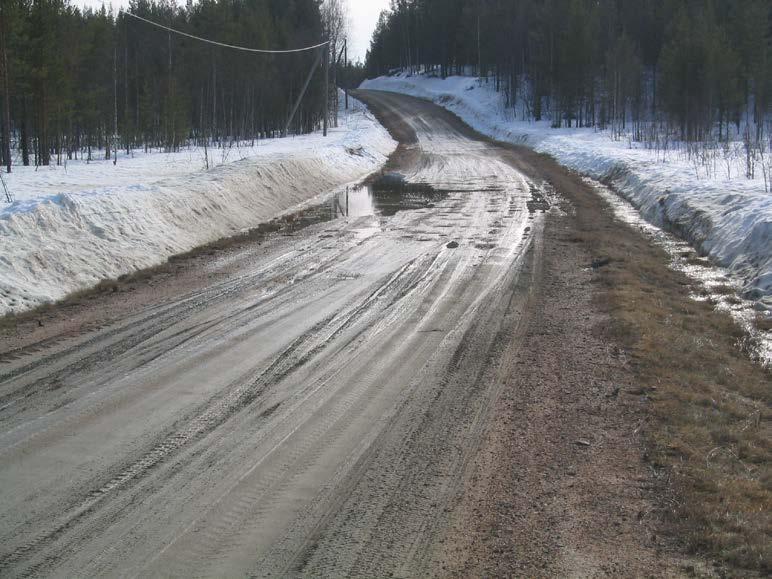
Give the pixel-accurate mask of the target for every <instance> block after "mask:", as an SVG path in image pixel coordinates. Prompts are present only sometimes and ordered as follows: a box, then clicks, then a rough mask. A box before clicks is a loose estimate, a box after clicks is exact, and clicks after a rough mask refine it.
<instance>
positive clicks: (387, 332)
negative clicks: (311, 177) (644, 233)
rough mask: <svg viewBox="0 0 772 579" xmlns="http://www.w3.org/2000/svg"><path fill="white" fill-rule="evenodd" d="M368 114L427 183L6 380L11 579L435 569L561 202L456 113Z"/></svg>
mask: <svg viewBox="0 0 772 579" xmlns="http://www.w3.org/2000/svg"><path fill="white" fill-rule="evenodd" d="M367 98H368V99H370V100H371V102H376V103H377V104H378V106H379V107H382V108H383V109H384V110H389V111H391V114H393V115H394V117H395V118H398V119H400V122H401V123H402V126H401V130H402V131H403V133H405V134H406V135H407V136H404V135H403V141H404V144H405V147H404V149H405V151H403V152H405V154H404V155H402V160H401V161H400V163H401V165H399V166H397V167H394V169H398V170H399V171H400V172H401V173H402V175H404V177H405V178H406V179H407V181H408V182H410V183H413V184H414V185H413V186H411V187H403V188H402V189H393V188H392V189H389V188H388V187H386V188H385V189H384V188H383V187H382V188H381V190H380V191H378V190H369V191H368V190H356V191H354V190H350V191H349V193H348V199H347V201H346V194H345V193H341V194H340V195H338V196H337V198H336V200H335V201H334V202H333V205H332V210H331V214H330V217H331V219H330V220H329V221H325V222H322V223H317V224H315V225H312V226H310V227H308V228H306V229H304V230H303V231H301V232H299V233H298V234H297V235H295V236H293V237H291V238H288V239H287V240H286V241H284V242H282V243H275V244H273V245H272V246H271V247H270V250H269V251H268V252H265V251H263V252H261V253H260V254H259V257H258V256H257V254H256V253H254V252H250V251H243V252H241V253H240V254H239V255H238V256H237V258H235V259H238V260H239V262H238V264H237V266H238V267H236V268H235V270H236V271H238V274H236V275H232V276H229V277H228V278H226V279H216V280H214V281H213V282H212V284H211V285H210V286H209V287H207V288H205V289H202V290H196V291H194V292H191V293H187V294H186V295H182V296H180V297H179V298H178V299H174V300H165V301H163V302H162V303H155V304H151V305H148V306H146V307H143V308H138V309H137V311H136V312H135V313H134V314H133V315H131V316H128V317H126V318H125V319H122V320H121V321H120V322H116V323H112V324H110V325H108V326H106V327H102V328H99V329H96V330H94V331H93V332H90V333H86V334H83V335H78V336H74V337H71V338H68V339H65V340H60V341H55V342H54V343H52V344H42V345H40V347H39V348H38V351H37V352H35V353H34V355H26V356H18V357H16V359H10V360H6V363H4V364H3V365H0V498H1V505H0V574H2V575H3V576H8V577H16V576H31V575H32V576H48V575H57V576H59V575H61V576H101V575H119V576H143V577H144V576H180V577H183V576H184V577H191V576H213V575H215V576H244V575H249V576H258V577H262V576H276V575H282V576H286V575H310V576H337V577H340V576H362V577H368V576H375V575H377V576H384V575H387V574H389V573H393V574H396V575H400V576H406V575H411V576H414V575H421V574H425V573H427V572H429V569H428V567H427V566H428V565H429V564H430V559H431V553H432V552H433V549H434V548H435V547H436V545H437V544H438V543H439V542H441V541H442V537H443V533H444V532H445V529H446V526H447V520H446V519H447V516H448V515H447V513H448V512H449V511H450V509H451V508H452V505H453V503H454V501H456V500H457V498H458V496H457V495H458V492H459V482H460V480H461V478H462V475H463V473H464V469H465V468H466V466H467V465H468V463H469V460H470V457H471V456H473V455H474V453H475V450H476V448H477V444H478V443H479V439H480V435H481V432H482V430H483V429H484V428H485V425H486V421H487V420H488V418H489V412H490V407H491V404H492V402H493V400H494V399H495V397H496V395H497V393H498V390H499V388H500V387H501V384H502V382H503V380H504V379H505V377H506V376H507V375H509V374H510V373H511V372H512V371H513V369H512V368H511V367H509V363H510V362H509V361H508V360H507V358H506V356H502V349H503V347H504V346H505V345H506V344H509V343H511V342H512V341H513V340H518V339H519V337H520V336H519V327H520V320H521V318H522V313H523V311H524V310H525V309H526V308H527V305H528V300H529V299H530V294H531V291H532V287H533V286H532V284H531V279H532V276H533V275H534V272H535V270H536V269H538V263H539V251H540V236H541V231H542V226H543V220H544V216H543V213H542V212H543V211H544V210H545V209H546V207H547V205H546V202H545V195H547V192H546V191H544V189H543V187H542V186H541V184H539V183H533V182H530V181H529V180H528V179H527V178H526V177H525V176H524V175H523V174H521V173H519V172H518V171H516V170H515V169H514V168H513V167H512V166H511V164H509V163H507V162H506V159H505V157H504V155H503V154H502V152H501V151H499V150H498V149H497V148H496V147H495V146H494V145H491V144H487V143H484V142H481V141H477V140H475V139H473V138H471V137H470V135H468V134H466V133H465V132H464V131H460V130H459V129H458V127H457V126H456V125H455V124H454V123H453V122H451V121H450V119H449V117H448V116H447V113H444V112H443V111H442V110H440V109H438V108H436V107H434V106H432V105H430V104H427V103H423V102H421V101H416V100H414V99H410V98H408V97H400V96H397V95H386V94H380V93H372V94H369V95H367ZM415 184H419V185H415ZM381 185H382V184H381ZM376 188H377V186H376Z"/></svg>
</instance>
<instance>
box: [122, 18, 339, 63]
mask: <svg viewBox="0 0 772 579" xmlns="http://www.w3.org/2000/svg"><path fill="white" fill-rule="evenodd" d="M124 14H125V15H126V16H131V17H132V18H136V19H137V20H141V21H142V22H146V23H148V24H151V25H153V26H156V27H158V28H161V29H163V30H167V31H168V32H173V33H174V34H178V35H180V36H186V37H188V38H192V39H194V40H198V41H200V42H206V43H207V44H213V45H215V46H221V47H223V48H231V49H233V50H241V51H242V52H256V53H259V54H293V53H298V52H309V51H311V50H316V49H317V48H321V47H322V46H327V45H329V44H330V41H329V40H327V41H325V42H320V43H319V44H315V45H313V46H304V47H303V48H292V49H289V50H266V49H262V48H249V47H246V46H238V45H235V44H226V43H224V42H217V41H216V40H210V39H208V38H202V37H200V36H195V35H194V34H188V33H187V32H183V31H181V30H177V29H175V28H171V27H169V26H164V25H163V24H159V23H158V22H153V21H152V20H148V19H147V18H143V17H142V16H137V15H136V14H132V13H131V12H124Z"/></svg>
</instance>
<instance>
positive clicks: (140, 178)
mask: <svg viewBox="0 0 772 579" xmlns="http://www.w3.org/2000/svg"><path fill="white" fill-rule="evenodd" d="M352 109H353V110H352V111H349V112H347V111H345V110H341V111H340V113H339V116H340V127H339V128H332V129H331V130H330V133H329V136H328V137H327V138H324V137H322V135H321V134H319V133H315V134H311V135H304V136H301V137H295V138H287V139H275V140H270V141H261V142H260V143H259V144H258V145H256V146H254V147H240V148H236V147H234V148H232V149H231V148H225V149H216V148H215V149H210V150H209V152H208V155H209V158H210V159H211V161H210V163H213V164H215V165H217V166H215V167H213V168H212V169H211V170H209V171H203V170H202V169H203V163H204V161H203V151H202V150H201V149H195V148H194V149H189V150H185V151H180V152H177V153H154V154H149V155H148V154H141V153H137V154H136V156H132V157H124V156H121V159H120V161H119V163H118V165H117V166H115V167H114V166H113V165H112V164H111V161H104V160H102V161H95V162H92V163H90V164H87V163H85V162H83V161H82V160H81V161H76V162H70V163H69V166H66V167H55V166H52V167H41V168H35V167H16V168H15V169H14V172H13V173H12V174H11V175H8V176H7V177H6V179H7V181H8V185H9V187H10V190H11V191H12V192H13V194H14V196H15V197H16V199H17V201H16V203H13V204H11V205H9V206H5V207H2V206H0V242H2V245H3V254H2V255H0V314H5V313H8V312H20V311H24V310H27V309H30V308H33V307H35V306H37V305H40V304H41V303H43V302H46V301H53V300H58V299H61V298H63V297H64V296H66V295H67V294H68V293H71V292H74V291H76V290H81V289H85V288H88V287H91V286H93V285H95V284H97V283H98V282H99V281H101V280H103V279H111V278H115V277H118V276H120V275H122V274H126V273H131V272H134V271H136V270H138V269H142V268H146V267H150V266H153V265H157V264H159V263H163V262H164V261H165V260H166V258H168V257H169V256H171V255H175V254H179V253H183V252H185V251H188V250H190V249H193V248H194V247H197V246H199V245H203V244H206V243H209V242H211V241H214V240H216V239H219V238H221V237H225V236H228V235H235V234H238V233H239V232H241V231H243V230H246V229H249V228H251V227H254V226H255V225H256V224H257V223H259V222H260V221H261V220H263V221H267V220H268V219H270V218H272V217H275V216H276V215H277V214H279V213H281V212H283V211H286V210H288V209H290V208H292V207H294V206H296V205H297V204H299V203H302V202H305V201H308V200H310V199H312V198H314V197H316V196H317V195H320V194H323V193H327V192H329V191H330V190H331V189H333V188H335V187H339V186H340V185H342V184H345V183H349V182H352V181H357V180H359V179H362V178H363V177H365V176H366V175H368V174H370V173H372V172H373V171H375V170H377V169H378V168H380V167H381V166H382V165H383V163H384V162H385V161H386V158H387V156H388V155H389V154H390V153H391V152H392V151H393V150H394V148H395V147H396V143H394V141H393V140H392V139H391V138H390V137H389V135H388V133H387V132H386V131H385V130H384V128H383V127H381V126H380V125H379V124H378V123H377V122H376V121H375V120H374V119H372V117H371V116H370V115H368V114H367V113H366V111H365V109H364V107H363V106H362V105H361V103H358V102H356V101H353V106H352ZM38 169H39V170H38Z"/></svg>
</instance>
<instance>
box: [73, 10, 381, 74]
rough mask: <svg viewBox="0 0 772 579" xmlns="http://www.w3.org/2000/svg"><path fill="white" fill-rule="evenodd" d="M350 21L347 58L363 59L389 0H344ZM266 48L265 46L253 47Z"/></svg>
mask: <svg viewBox="0 0 772 579" xmlns="http://www.w3.org/2000/svg"><path fill="white" fill-rule="evenodd" d="M346 2H347V4H348V11H349V17H350V21H351V44H350V45H349V58H350V59H351V60H357V59H359V60H362V61H364V59H365V53H366V52H367V49H368V48H369V47H370V36H371V35H372V33H373V30H375V24H376V23H377V22H378V15H379V14H380V13H381V10H383V9H385V8H388V6H389V0H346ZM71 3H72V4H74V5H76V6H90V7H92V8H99V7H100V6H102V4H104V5H105V6H109V5H110V4H112V5H113V7H114V8H115V9H118V8H120V7H125V6H128V5H129V0H104V1H103V0H72V2H71ZM177 3H178V4H185V0H177ZM254 48H267V47H259V46H258V47H254Z"/></svg>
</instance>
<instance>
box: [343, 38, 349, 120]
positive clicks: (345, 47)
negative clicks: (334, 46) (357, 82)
mask: <svg viewBox="0 0 772 579" xmlns="http://www.w3.org/2000/svg"><path fill="white" fill-rule="evenodd" d="M343 77H344V78H343V87H344V88H343V92H345V93H346V110H348V38H345V39H343Z"/></svg>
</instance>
